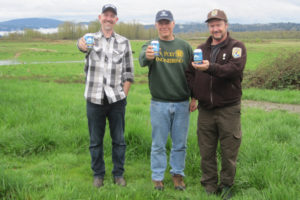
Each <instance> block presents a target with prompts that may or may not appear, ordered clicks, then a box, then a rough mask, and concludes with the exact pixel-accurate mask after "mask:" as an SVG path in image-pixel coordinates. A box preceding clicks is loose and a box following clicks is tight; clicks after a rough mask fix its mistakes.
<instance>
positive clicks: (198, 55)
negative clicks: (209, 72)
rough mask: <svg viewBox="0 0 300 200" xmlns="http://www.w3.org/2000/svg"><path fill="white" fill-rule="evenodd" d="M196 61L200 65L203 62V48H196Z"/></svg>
mask: <svg viewBox="0 0 300 200" xmlns="http://www.w3.org/2000/svg"><path fill="white" fill-rule="evenodd" d="M194 63H195V64H198V65H199V64H202V63H203V56H202V50H201V49H195V50H194Z"/></svg>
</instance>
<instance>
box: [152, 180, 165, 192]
mask: <svg viewBox="0 0 300 200" xmlns="http://www.w3.org/2000/svg"><path fill="white" fill-rule="evenodd" d="M152 181H153V183H154V189H156V190H164V183H163V182H162V181H155V180H152Z"/></svg>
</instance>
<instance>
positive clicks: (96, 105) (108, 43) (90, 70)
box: [77, 4, 133, 187]
mask: <svg viewBox="0 0 300 200" xmlns="http://www.w3.org/2000/svg"><path fill="white" fill-rule="evenodd" d="M99 21H100V23H101V30H100V32H97V33H94V34H93V36H94V45H93V47H92V48H90V49H88V47H87V45H86V41H85V39H84V37H82V38H80V39H79V40H78V44H77V46H78V48H79V50H80V51H82V52H84V53H86V63H85V73H86V87H85V92H84V96H85V99H86V101H87V104H86V108H87V118H88V127H89V133H90V147H89V149H90V154H91V158H92V163H91V165H92V170H93V172H94V186H95V187H101V186H103V180H104V175H105V163H104V160H103V137H104V133H105V126H106V118H107V119H108V121H109V128H110V135H111V138H112V161H113V164H114V168H113V170H112V174H113V176H114V182H115V183H116V184H118V185H121V186H126V181H125V179H124V177H123V173H124V163H125V150H126V144H125V139H124V127H125V120H124V118H125V106H126V96H127V95H128V91H129V88H130V85H131V83H132V82H133V60H132V51H131V46H130V43H129V41H128V39H126V38H125V37H123V36H121V35H119V34H117V33H115V32H114V30H113V27H114V25H115V24H116V23H117V21H118V17H117V8H116V7H115V6H114V5H112V4H106V5H104V6H103V8H102V13H101V15H99Z"/></svg>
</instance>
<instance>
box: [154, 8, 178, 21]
mask: <svg viewBox="0 0 300 200" xmlns="http://www.w3.org/2000/svg"><path fill="white" fill-rule="evenodd" d="M162 19H165V20H168V21H174V19H173V15H172V13H171V11H169V10H161V11H158V12H157V14H156V17H155V22H158V21H159V20H162Z"/></svg>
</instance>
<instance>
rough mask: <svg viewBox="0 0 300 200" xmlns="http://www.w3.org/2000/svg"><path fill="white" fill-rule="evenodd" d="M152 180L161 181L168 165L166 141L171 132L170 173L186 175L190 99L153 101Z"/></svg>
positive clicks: (151, 108) (151, 110) (151, 109)
mask: <svg viewBox="0 0 300 200" xmlns="http://www.w3.org/2000/svg"><path fill="white" fill-rule="evenodd" d="M150 113H151V125H152V147H151V170H152V180H155V181H161V180H163V179H164V173H165V170H166V167H167V156H166V143H167V139H168V135H169V133H171V139H172V149H171V155H170V166H171V170H170V173H171V174H172V175H174V174H180V175H182V176H184V168H185V156H186V142H187V134H188V127H189V117H190V114H189V101H184V102H158V101H153V100H152V101H151V107H150Z"/></svg>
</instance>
